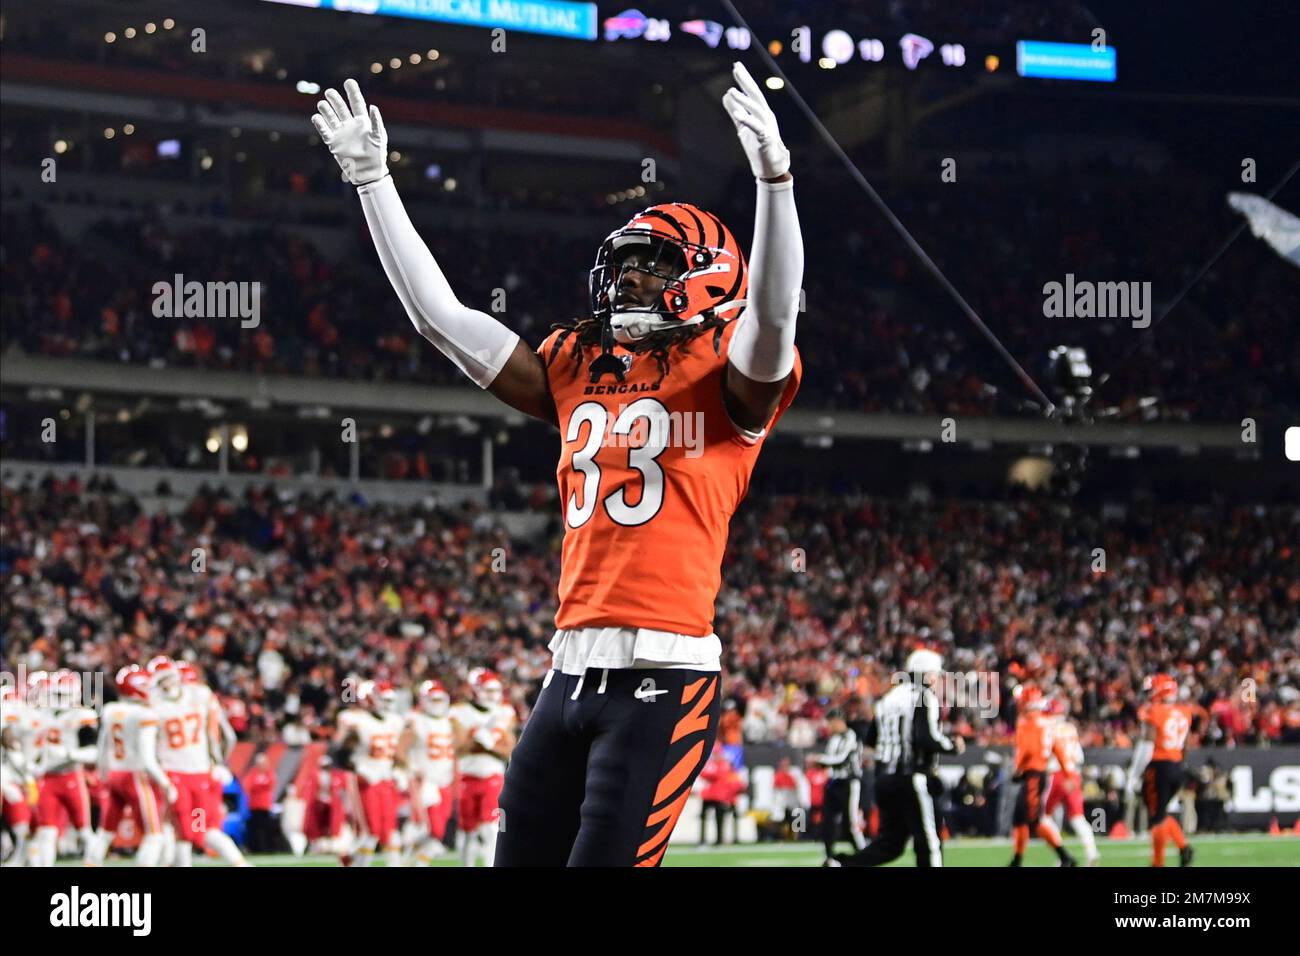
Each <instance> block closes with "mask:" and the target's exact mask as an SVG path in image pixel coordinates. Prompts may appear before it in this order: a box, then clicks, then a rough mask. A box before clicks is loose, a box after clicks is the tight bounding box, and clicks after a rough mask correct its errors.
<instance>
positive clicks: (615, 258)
mask: <svg viewBox="0 0 1300 956" xmlns="http://www.w3.org/2000/svg"><path fill="white" fill-rule="evenodd" d="M633 250H636V251H639V252H642V253H643V254H644V255H645V256H646V259H645V260H644V265H636V266H630V267H628V268H634V269H639V270H640V271H642V272H648V273H650V274H652V275H656V276H659V277H661V278H664V279H665V280H666V281H665V283H664V288H663V293H662V294H661V295H660V296H659V298H658V299H657V300H656V301H655V302H653V303H651V304H650V305H647V306H642V305H638V304H631V305H629V304H628V303H625V302H619V300H618V299H619V295H618V294H619V281H620V279H621V277H622V274H623V269H624V266H623V260H624V258H626V256H627V255H628V254H629V253H630V252H632V251H633ZM748 283H749V275H748V269H747V268H746V265H745V254H744V253H743V252H742V251H741V249H740V244H739V243H738V242H736V237H735V236H733V235H732V234H731V230H730V229H728V228H727V227H726V226H725V225H723V223H722V220H720V219H719V218H718V217H717V216H715V215H713V213H710V212H706V211H705V210H703V209H701V208H700V207H699V206H695V205H692V204H691V203H683V202H673V203H661V204H659V205H657V206H651V207H650V208H648V209H643V210H641V211H640V212H639V213H637V214H636V215H635V216H633V217H632V218H631V219H629V220H628V222H627V224H626V225H624V226H620V227H619V228H618V229H615V230H614V231H613V232H611V233H610V234H609V235H608V236H606V237H605V241H604V242H602V243H601V244H600V248H599V249H598V250H597V251H596V264H595V265H594V266H593V267H592V269H591V273H590V277H589V279H588V292H589V294H590V299H591V314H592V316H593V317H594V318H595V319H596V320H597V321H599V322H601V323H602V324H603V325H605V326H606V327H607V328H608V329H609V330H610V331H611V332H612V333H613V337H614V340H615V341H617V342H621V343H623V344H625V345H626V344H630V343H632V342H635V341H637V340H639V339H642V338H644V337H645V336H647V335H650V334H651V333H653V332H660V331H663V330H665V329H675V328H681V327H682V326H685V325H697V324H698V323H700V322H702V321H704V318H705V314H706V313H708V312H714V313H717V314H721V313H724V312H727V311H733V310H735V309H739V308H740V307H741V306H743V305H744V298H745V293H746V291H747V289H748Z"/></svg>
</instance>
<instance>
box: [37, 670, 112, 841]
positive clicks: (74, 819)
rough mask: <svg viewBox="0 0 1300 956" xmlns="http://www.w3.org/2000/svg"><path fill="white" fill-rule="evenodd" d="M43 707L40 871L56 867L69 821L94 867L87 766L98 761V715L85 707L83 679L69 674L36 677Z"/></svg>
mask: <svg viewBox="0 0 1300 956" xmlns="http://www.w3.org/2000/svg"><path fill="white" fill-rule="evenodd" d="M29 680H31V681H34V682H35V683H36V691H37V694H36V696H37V699H38V701H41V700H44V701H45V702H46V703H47V704H48V706H45V707H41V706H39V704H38V707H37V709H36V714H35V718H36V719H35V734H36V736H35V748H34V757H35V760H34V762H35V765H36V773H37V775H38V776H39V777H40V796H39V798H38V802H37V804H36V840H35V844H36V845H35V850H36V859H35V863H36V865H37V866H53V865H54V863H55V858H56V857H57V856H58V845H59V830H60V829H61V827H62V826H63V821H64V820H65V819H66V820H67V821H68V823H69V824H71V826H72V828H73V829H74V830H76V831H77V835H78V836H79V837H80V839H81V846H82V852H83V855H84V860H85V862H87V863H90V862H93V853H94V843H95V840H94V833H93V832H92V831H91V829H90V790H89V788H88V787H87V785H86V771H85V767H86V766H87V765H90V764H94V763H95V761H96V759H97V758H98V755H99V754H98V749H97V747H96V743H97V740H98V734H97V733H96V729H95V728H96V724H97V723H98V722H99V717H98V715H97V714H96V713H95V712H94V711H93V710H91V709H90V708H89V707H83V706H82V705H81V675H80V674H77V673H76V672H74V671H70V670H66V669H64V670H57V671H55V672H54V673H52V674H45V673H43V672H40V673H36V674H33V675H32V676H31V678H30V679H29Z"/></svg>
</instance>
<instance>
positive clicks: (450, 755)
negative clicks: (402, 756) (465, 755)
mask: <svg viewBox="0 0 1300 956" xmlns="http://www.w3.org/2000/svg"><path fill="white" fill-rule="evenodd" d="M406 726H407V727H409V728H410V729H411V733H412V734H413V735H414V737H415V741H414V742H413V743H412V744H411V749H410V751H409V752H408V753H407V755H406V764H407V766H409V767H410V768H411V770H413V771H414V772H415V773H416V774H417V775H419V777H420V779H421V780H423V781H425V782H427V783H431V784H433V785H434V786H435V787H449V786H451V782H452V778H453V777H454V776H455V774H456V748H455V744H454V742H453V741H452V731H451V718H450V717H433V716H431V715H429V714H426V713H424V712H423V711H419V710H413V711H411V712H410V713H409V714H407V715H406Z"/></svg>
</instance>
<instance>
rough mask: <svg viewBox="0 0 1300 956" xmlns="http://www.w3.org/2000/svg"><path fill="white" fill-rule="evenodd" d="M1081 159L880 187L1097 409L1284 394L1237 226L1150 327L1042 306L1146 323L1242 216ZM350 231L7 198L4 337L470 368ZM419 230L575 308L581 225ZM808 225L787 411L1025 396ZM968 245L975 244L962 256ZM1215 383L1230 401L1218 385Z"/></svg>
mask: <svg viewBox="0 0 1300 956" xmlns="http://www.w3.org/2000/svg"><path fill="white" fill-rule="evenodd" d="M1080 176H1081V179H1080V182H1079V183H1077V184H1076V187H1077V188H1071V189H1068V190H1067V189H1063V188H1062V184H1061V182H1059V181H1057V179H1053V180H1052V181H1050V182H1047V181H1042V180H1039V181H1037V182H1031V183H1029V184H1025V183H1017V184H1016V185H1015V186H1014V187H1011V186H987V185H985V186H981V187H980V188H979V189H977V190H957V189H956V188H955V187H952V186H950V185H945V186H931V187H916V188H915V189H912V190H910V191H909V192H907V193H906V194H904V195H899V196H894V197H891V198H892V199H893V200H895V201H896V202H897V203H898V212H899V215H900V216H902V217H903V218H904V219H905V220H906V221H908V222H909V223H911V224H912V225H913V227H914V228H915V229H916V231H917V234H918V236H919V238H920V240H921V242H922V243H923V244H924V245H925V246H926V247H927V248H928V249H930V250H931V252H932V254H933V255H934V257H935V259H936V261H938V262H939V263H940V265H941V266H942V267H943V268H944V269H945V270H946V271H947V272H948V274H949V275H950V276H951V277H952V279H953V281H954V282H955V283H956V285H957V286H958V287H959V288H960V289H962V291H963V292H964V293H965V294H966V295H967V296H968V297H969V299H970V301H971V302H972V304H973V305H974V307H975V308H976V310H977V311H979V312H980V313H981V314H982V315H983V316H984V318H985V319H986V320H987V321H988V323H989V325H990V326H991V327H992V328H994V329H995V330H996V332H997V334H998V335H999V337H1001V338H1002V339H1003V341H1004V342H1005V343H1006V344H1007V346H1008V348H1009V349H1010V351H1011V352H1012V354H1014V355H1016V356H1018V357H1019V358H1020V359H1021V360H1022V361H1023V362H1024V363H1025V364H1026V365H1027V366H1028V367H1030V369H1031V371H1034V372H1035V373H1036V374H1037V376H1038V377H1039V378H1042V377H1043V375H1044V370H1043V368H1042V367H1041V364H1039V363H1041V360H1042V359H1043V357H1044V356H1045V355H1046V353H1047V350H1048V349H1049V348H1051V347H1052V346H1054V345H1058V344H1061V342H1063V341H1068V342H1069V343H1070V344H1077V345H1084V346H1086V347H1088V348H1089V352H1090V355H1091V358H1092V364H1093V367H1094V370H1095V372H1096V373H1097V375H1098V376H1099V377H1100V376H1102V375H1105V376H1106V377H1107V379H1108V380H1107V381H1105V382H1104V383H1103V384H1101V385H1100V387H1099V390H1098V393H1097V397H1096V400H1095V401H1094V407H1095V409H1097V410H1101V409H1103V408H1113V409H1116V410H1117V411H1116V412H1115V414H1116V415H1117V416H1118V417H1121V418H1127V419H1133V418H1146V419H1150V418H1156V417H1160V418H1166V419H1168V418H1173V419H1196V420H1209V421H1239V420H1240V419H1241V418H1242V417H1245V416H1246V415H1258V414H1261V413H1263V412H1265V411H1268V410H1272V409H1278V408H1284V407H1287V406H1288V405H1289V404H1292V403H1294V402H1295V393H1294V388H1293V383H1294V382H1295V380H1296V379H1297V377H1300V340H1297V339H1296V338H1295V337H1294V336H1289V335H1288V334H1287V332H1286V327H1287V323H1288V321H1289V317H1290V316H1289V311H1288V308H1287V305H1288V303H1289V302H1291V301H1294V300H1295V297H1296V295H1297V294H1298V293H1300V277H1297V275H1296V274H1295V271H1294V269H1293V268H1292V267H1291V266H1289V265H1288V264H1287V263H1286V262H1284V261H1282V260H1281V259H1279V258H1277V257H1276V256H1273V255H1270V254H1267V253H1266V252H1262V251H1260V250H1258V249H1255V248H1253V247H1251V246H1249V245H1247V244H1245V243H1244V242H1243V243H1242V244H1241V245H1240V246H1238V247H1237V248H1235V249H1233V250H1230V252H1229V254H1228V255H1226V256H1224V257H1223V258H1222V260H1221V261H1220V262H1219V264H1218V265H1217V266H1216V267H1215V268H1214V269H1213V270H1211V272H1210V274H1209V276H1208V277H1207V278H1206V279H1205V280H1204V281H1203V282H1202V283H1200V285H1198V287H1197V289H1196V291H1195V292H1194V294H1193V295H1192V296H1191V297H1190V299H1189V301H1188V302H1186V303H1183V304H1182V305H1181V307H1180V310H1179V314H1177V315H1175V316H1174V317H1173V318H1171V319H1170V320H1169V322H1168V323H1167V324H1160V325H1157V326H1156V330H1155V331H1148V332H1143V331H1141V330H1138V329H1134V328H1132V326H1131V323H1130V321H1128V320H1125V319H1118V320H1117V319H1110V320H1104V319H1088V318H1077V319H1066V318H1053V319H1049V318H1045V317H1044V315H1043V311H1044V309H1043V294H1042V288H1043V286H1044V284H1045V283H1047V282H1052V281H1055V282H1064V281H1065V280H1066V274H1067V273H1070V274H1074V275H1076V276H1077V277H1078V279H1079V280H1085V279H1093V280H1098V281H1112V280H1120V279H1122V280H1125V281H1128V280H1129V279H1133V280H1134V281H1136V280H1138V279H1144V280H1149V281H1152V282H1153V293H1152V296H1153V300H1154V301H1152V302H1151V303H1149V304H1150V307H1151V314H1150V315H1149V316H1148V319H1149V320H1152V321H1154V319H1155V318H1156V317H1158V315H1159V310H1160V305H1161V303H1163V302H1165V301H1167V300H1168V297H1170V296H1172V294H1173V290H1174V286H1175V284H1176V283H1177V282H1178V281H1181V280H1182V279H1183V278H1184V272H1185V270H1186V269H1187V267H1188V265H1189V263H1193V262H1195V261H1197V259H1198V257H1199V256H1200V255H1201V253H1202V252H1203V251H1204V250H1203V248H1202V247H1204V248H1205V249H1208V248H1209V246H1210V245H1212V244H1213V243H1215V242H1217V241H1220V240H1221V238H1222V236H1224V235H1227V234H1229V233H1230V232H1231V230H1232V228H1233V225H1234V223H1233V220H1232V219H1231V218H1230V214H1229V212H1228V211H1227V210H1226V207H1225V208H1219V206H1220V205H1222V204H1221V203H1219V202H1218V201H1217V200H1215V201H1214V203H1211V202H1210V201H1209V200H1208V199H1201V200H1198V199H1195V198H1191V197H1204V196H1206V195H1207V193H1206V192H1205V191H1204V190H1194V189H1190V188H1187V187H1186V185H1185V184H1177V183H1174V184H1170V183H1164V184H1161V183H1160V182H1159V181H1157V180H1155V179H1151V178H1148V179H1145V180H1142V181H1136V182H1135V181H1134V179H1133V177H1122V178H1118V179H1116V178H1108V179H1107V180H1105V181H1104V183H1103V182H1102V181H1100V180H1095V179H1088V178H1087V176H1086V175H1085V174H1082V173H1081V174H1080ZM1058 178H1059V177H1058ZM1139 179H1141V177H1139ZM737 182H738V183H740V180H739V179H738V180H737ZM827 182H829V179H828V178H827V177H817V176H812V177H809V178H808V180H807V182H806V183H805V185H804V186H801V192H800V202H801V216H802V217H803V218H804V219H806V221H808V222H810V223H814V222H823V221H829V220H830V218H831V217H830V214H829V212H827V211H821V210H829V209H830V208H833V203H835V202H836V201H837V197H836V194H835V191H834V190H833V189H830V188H828V187H827V186H826V183H827ZM744 190H751V191H752V185H746V184H744V183H740V185H739V186H738V187H737V189H736V190H734V191H733V196H734V203H735V206H736V208H748V206H746V205H744V204H743V202H744V198H743V197H742V196H741V195H740V193H741V192H742V191H744ZM945 190H948V191H946V192H945ZM1027 192H1028V193H1030V195H1028V196H1027V195H1026V193H1027ZM1065 195H1071V196H1074V197H1076V199H1077V201H1075V200H1066V199H1064V198H1062V197H1063V196H1065ZM748 202H752V196H749V197H748ZM1076 207H1077V208H1076ZM733 219H735V221H736V222H739V221H741V218H740V217H733ZM1058 222H1059V226H1058ZM350 228H351V230H352V239H353V240H354V241H355V250H356V253H355V254H349V255H345V256H342V257H341V258H339V259H338V260H337V261H333V260H331V259H330V258H329V257H327V256H325V255H324V254H323V253H322V252H320V251H319V250H318V249H316V248H314V247H313V246H312V245H311V244H310V243H309V242H308V241H306V240H305V239H303V238H301V237H298V236H296V235H293V234H291V233H287V232H285V231H282V230H279V229H276V228H254V229H249V230H236V231H234V232H228V231H225V230H221V229H218V228H217V227H216V225H215V224H214V225H213V226H211V227H202V228H197V227H189V228H183V227H177V226H173V227H169V226H167V225H164V224H163V223H162V222H160V221H159V220H158V219H157V218H156V217H145V218H143V219H140V218H135V217H128V218H125V219H117V218H105V219H104V220H102V221H100V222H99V223H98V224H96V225H95V226H93V227H92V228H91V229H90V230H89V231H88V232H87V233H86V235H85V236H84V237H83V239H82V240H81V241H80V242H72V241H70V240H68V239H67V238H65V237H64V236H62V235H61V234H60V233H59V231H58V230H57V229H56V228H55V227H54V225H53V223H52V221H51V219H50V218H49V216H48V214H47V213H46V212H45V211H44V210H43V209H42V208H41V207H38V206H31V207H27V208H22V207H21V206H19V205H18V204H9V208H8V210H7V211H6V213H5V216H4V245H3V278H4V293H3V295H4V302H3V305H4V310H5V314H6V316H7V317H8V318H7V330H8V335H7V336H6V338H7V340H8V347H10V348H19V349H21V350H22V351H24V352H29V353H35V354H42V355H55V356H59V355H66V356H82V357H92V358H98V359H102V360H107V361H113V362H121V363H152V364H155V365H160V364H161V365H168V366H175V367H182V368H191V367H192V368H213V369H238V370H244V371H256V372H260V373H276V372H284V373H293V374H304V375H312V376H326V377H335V378H338V377H342V378H354V379H367V380H374V381H412V382H430V383H440V384H462V380H461V379H460V377H459V373H458V372H457V371H456V370H455V368H454V367H453V366H452V365H451V364H450V363H448V362H446V361H444V360H442V359H441V358H440V357H439V356H438V355H436V354H435V353H434V351H433V350H432V348H431V347H429V346H428V345H427V344H426V343H424V342H423V341H421V340H420V338H419V336H418V335H417V334H416V333H415V331H414V330H413V329H412V327H411V324H410V322H409V321H408V320H407V319H406V317H405V315H404V314H403V313H402V309H401V306H400V304H399V303H398V301H397V299H396V297H395V296H393V295H392V292H391V290H390V289H389V287H388V284H387V282H386V281H385V279H384V277H383V275H382V273H381V272H380V271H379V269H378V268H377V263H376V261H375V259H374V253H373V249H372V248H371V245H370V243H369V241H368V239H367V238H366V237H365V236H364V234H363V232H362V227H361V225H360V223H359V222H358V221H353V222H352V223H351V226H350ZM1153 230H1154V231H1155V232H1156V233H1157V235H1158V241H1155V240H1154V239H1153V235H1152V231H1153ZM426 232H427V240H428V242H429V244H430V247H431V249H432V250H433V252H434V254H435V256H436V257H437V258H438V260H439V262H440V264H441V266H442V268H443V270H444V271H445V272H446V274H447V275H448V276H451V277H453V282H454V285H455V288H456V290H457V293H458V294H459V295H460V297H461V298H462V300H463V301H465V302H467V303H471V304H474V305H476V306H478V307H480V308H489V307H491V305H492V303H493V302H494V294H495V290H504V293H505V298H504V300H501V299H500V298H499V297H498V299H497V300H496V301H503V303H504V308H503V310H502V312H501V317H502V319H503V321H505V322H507V323H508V324H509V325H511V326H512V327H513V328H514V329H515V330H516V331H518V332H519V333H520V334H521V335H523V336H524V338H525V339H526V340H527V341H530V342H533V341H540V340H541V339H542V338H543V337H544V335H545V334H546V332H547V331H548V329H549V327H550V326H551V325H552V324H553V323H556V322H571V321H573V319H574V318H576V317H577V316H579V315H581V314H583V312H584V309H585V303H586V286H585V284H586V266H587V263H588V261H589V260H590V258H591V254H592V248H594V244H595V237H594V236H593V239H592V241H591V242H590V243H586V244H584V243H583V242H581V241H577V240H568V239H563V238H559V237H557V236H554V235H545V234H509V233H505V232H498V231H492V230H479V231H469V230H459V229H440V230H426ZM742 232H743V230H742ZM807 233H808V234H807V236H806V245H807V248H808V257H809V262H810V263H811V264H812V265H811V266H810V268H809V269H808V281H807V287H806V306H807V313H808V314H807V319H806V321H804V322H802V323H801V324H800V348H801V350H802V353H803V355H804V362H805V364H806V366H807V367H808V368H809V369H810V370H811V369H815V370H816V374H809V375H808V376H806V377H805V380H804V382H803V385H802V387H801V390H800V396H799V403H800V406H801V407H804V408H836V409H845V410H857V411H868V412H902V413H916V414H928V413H934V412H941V413H944V414H975V415H986V414H994V413H999V414H1007V413H1013V414H1014V413H1017V412H1020V413H1023V412H1025V411H1026V410H1027V408H1026V406H1025V403H1024V399H1025V397H1026V395H1025V393H1023V390H1022V389H1021V387H1020V386H1019V385H1018V384H1016V383H1015V382H1014V381H1010V380H1009V373H1008V372H1007V371H1006V369H1005V367H1003V366H1002V365H1001V363H1000V360H999V359H997V357H996V356H995V355H994V354H993V352H992V350H991V349H990V348H989V347H988V346H987V345H986V343H985V342H984V341H983V340H982V339H981V338H980V337H979V336H978V335H977V334H976V333H975V332H974V331H973V330H972V329H971V328H970V327H969V325H968V324H967V323H966V321H965V319H963V318H962V317H961V316H960V315H959V314H958V313H957V309H956V307H955V306H954V305H953V304H952V303H951V302H950V301H949V300H947V299H946V298H943V296H942V293H941V292H940V291H939V290H938V289H937V286H936V283H935V281H934V280H933V278H932V277H931V276H930V275H929V274H928V273H926V272H925V271H924V270H923V269H922V268H921V267H920V266H919V265H918V264H917V263H916V262H915V260H913V259H912V258H911V257H910V256H909V254H908V253H907V252H906V250H905V249H904V248H903V247H902V246H901V244H900V242H899V241H898V240H897V237H895V236H894V235H893V234H892V233H891V231H890V229H889V227H888V225H887V224H885V223H884V222H883V221H882V220H880V219H879V217H861V218H859V219H857V220H855V222H854V224H853V226H852V228H850V229H849V230H848V231H847V232H845V233H842V234H841V233H836V234H834V235H831V234H830V233H829V232H828V231H827V230H822V229H809V230H807ZM1028 236H1034V237H1035V239H1034V240H1033V241H1029V240H1028V239H1026V238H1025V237H1028ZM1180 237H1194V238H1192V239H1191V240H1190V241H1183V240H1182V239H1181V238H1180ZM973 249H979V250H981V252H980V255H979V256H972V255H970V250H973ZM846 251H847V253H848V258H847V260H846V257H845V253H846ZM848 262H852V263H853V265H852V266H851V267H849V266H848V264H847V263H848ZM565 264H567V265H565ZM177 273H179V274H182V275H183V276H185V277H186V279H187V280H193V279H198V280H199V281H203V282H227V281H246V282H251V281H257V282H259V283H261V289H262V301H261V315H262V317H263V320H262V322H261V324H260V325H259V327H257V328H256V329H245V328H242V327H241V324H240V322H238V321H235V320H232V319H219V318H179V319H157V318H155V317H154V315H153V313H152V304H153V303H152V291H151V290H152V289H153V287H154V284H155V283H157V282H160V281H164V282H167V281H170V280H171V278H172V276H173V275H175V274H177ZM873 277H874V278H873ZM864 279H865V283H866V285H865V294H864ZM1225 394H1227V395H1231V396H1232V400H1231V401H1228V402H1225V401H1224V395H1225ZM1143 399H1150V401H1148V402H1145V403H1144V402H1143Z"/></svg>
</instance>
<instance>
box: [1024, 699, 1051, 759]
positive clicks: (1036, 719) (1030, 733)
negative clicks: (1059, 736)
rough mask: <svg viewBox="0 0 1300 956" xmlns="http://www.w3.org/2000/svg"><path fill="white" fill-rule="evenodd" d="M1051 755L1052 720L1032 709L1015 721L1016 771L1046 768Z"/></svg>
mask: <svg viewBox="0 0 1300 956" xmlns="http://www.w3.org/2000/svg"><path fill="white" fill-rule="evenodd" d="M1051 756H1052V720H1051V718H1050V717H1048V716H1047V715H1046V714H1044V713H1040V712H1037V711H1032V712H1030V713H1027V714H1023V715H1021V717H1020V718H1019V719H1018V720H1017V721H1016V773H1023V772H1025V771H1026V770H1041V771H1046V770H1047V761H1048V760H1049V759H1050V758H1051Z"/></svg>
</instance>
